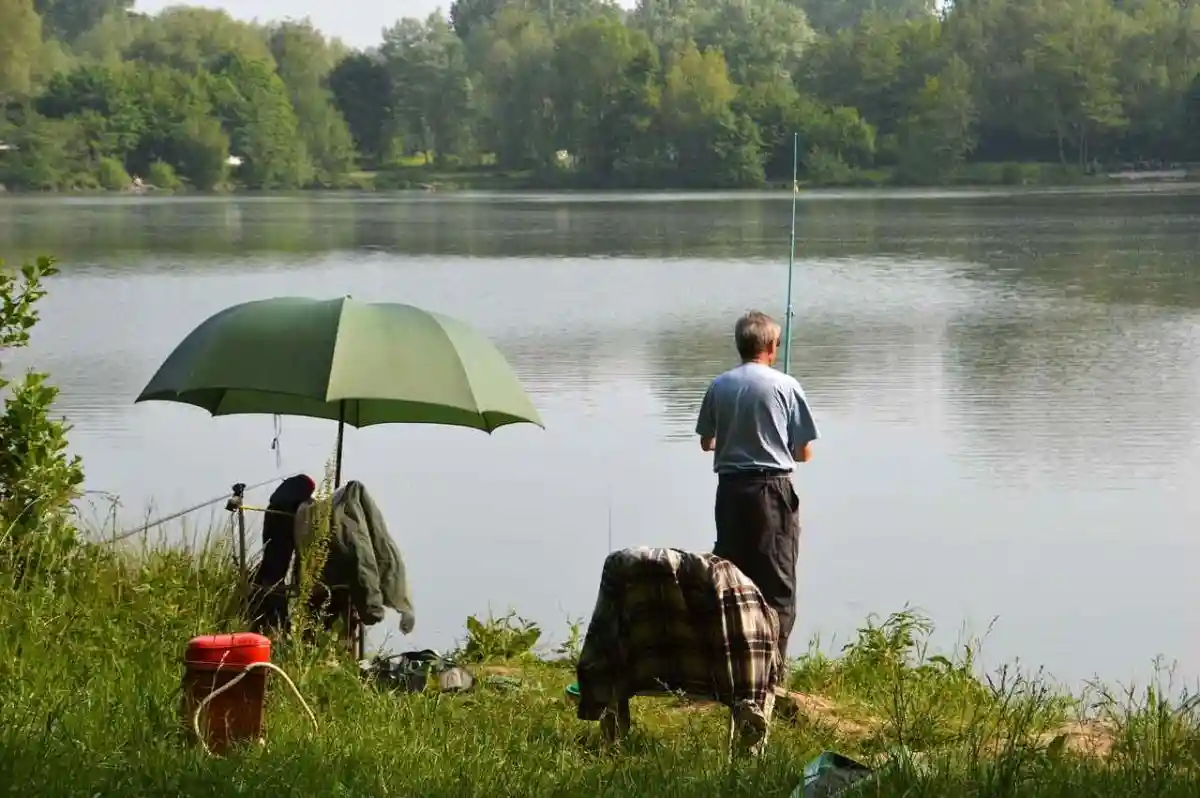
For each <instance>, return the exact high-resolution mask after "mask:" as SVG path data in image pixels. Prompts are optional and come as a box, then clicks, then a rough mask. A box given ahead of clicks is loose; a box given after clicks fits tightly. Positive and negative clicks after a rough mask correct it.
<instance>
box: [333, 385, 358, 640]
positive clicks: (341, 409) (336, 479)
mask: <svg viewBox="0 0 1200 798" xmlns="http://www.w3.org/2000/svg"><path fill="white" fill-rule="evenodd" d="M345 434H346V400H345V399H343V400H342V401H340V402H338V431H337V453H336V454H335V455H334V459H333V489H334V490H337V489H338V488H340V487H341V486H342V445H343V443H344V441H345ZM329 522H330V523H333V518H332V517H330V519H329ZM346 623H347V625H348V626H349V627H350V629H349V631H350V644H351V645H352V646H354V653H355V655H356V656H357V657H358V659H363V658H364V657H365V656H366V650H367V640H366V634H365V632H366V629H364V628H363V625H362V622H360V621H359V620H358V615H357V613H355V612H354V609H353V607H351V608H350V610H349V611H348V612H347V617H346Z"/></svg>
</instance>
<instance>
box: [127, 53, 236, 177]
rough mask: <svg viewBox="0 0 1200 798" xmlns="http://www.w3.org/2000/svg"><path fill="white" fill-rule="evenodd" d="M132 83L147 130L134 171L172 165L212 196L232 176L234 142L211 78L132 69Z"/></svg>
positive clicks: (160, 68)
mask: <svg viewBox="0 0 1200 798" xmlns="http://www.w3.org/2000/svg"><path fill="white" fill-rule="evenodd" d="M127 80H128V82H129V85H130V87H131V90H132V91H133V92H134V93H135V94H136V96H137V97H138V98H139V102H140V103H141V106H142V109H143V112H144V114H145V127H144V128H143V131H142V136H141V138H140V139H139V140H138V146H137V149H136V150H135V151H134V153H133V154H132V155H131V156H130V157H129V158H128V163H129V166H130V168H131V169H132V170H133V171H135V172H138V173H148V172H149V170H150V167H151V165H153V164H154V163H159V162H162V163H166V164H168V165H170V166H171V167H173V168H174V170H175V172H176V173H177V174H178V175H179V176H180V177H181V178H183V179H184V180H186V181H187V182H188V184H189V185H191V186H193V187H194V188H197V189H200V190H202V191H208V190H211V189H213V188H216V187H217V186H219V185H221V183H223V182H224V181H225V179H226V177H227V173H228V164H227V161H228V159H229V137H228V136H227V135H226V134H225V133H224V132H223V131H222V129H221V123H220V121H219V119H218V118H217V116H216V109H215V108H214V107H213V104H212V101H211V97H210V90H209V85H208V84H209V82H210V81H211V78H210V77H209V76H208V75H206V74H205V75H200V76H197V75H190V74H188V73H185V72H181V71H179V70H177V69H171V68H170V67H163V66H155V67H145V66H139V67H138V68H135V69H131V70H129V72H128V76H127Z"/></svg>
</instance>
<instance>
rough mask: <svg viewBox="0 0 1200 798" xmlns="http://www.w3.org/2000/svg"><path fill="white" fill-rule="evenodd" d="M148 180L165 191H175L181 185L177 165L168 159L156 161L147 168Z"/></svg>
mask: <svg viewBox="0 0 1200 798" xmlns="http://www.w3.org/2000/svg"><path fill="white" fill-rule="evenodd" d="M146 182H147V183H149V184H150V185H152V186H154V187H155V188H160V189H163V190H164V191H174V190H175V189H177V188H179V186H180V182H179V175H177V174H175V167H173V166H171V164H169V163H167V162H166V161H155V162H154V163H152V164H150V166H149V168H148V169H146Z"/></svg>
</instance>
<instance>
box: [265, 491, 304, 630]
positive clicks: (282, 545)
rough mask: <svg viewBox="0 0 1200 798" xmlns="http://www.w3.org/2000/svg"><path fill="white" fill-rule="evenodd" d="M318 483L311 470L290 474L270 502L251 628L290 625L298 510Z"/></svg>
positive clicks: (284, 627)
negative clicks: (291, 572)
mask: <svg viewBox="0 0 1200 798" xmlns="http://www.w3.org/2000/svg"><path fill="white" fill-rule="evenodd" d="M316 489H317V486H316V484H315V483H314V482H313V480H312V477H310V476H308V475H307V474H297V475H296V476H294V477H288V478H287V479H285V480H284V481H283V482H282V483H280V485H279V487H278V488H276V489H275V492H274V493H272V494H271V498H270V500H269V501H268V502H267V512H266V515H265V517H264V518H263V551H262V559H261V560H259V563H258V568H257V569H255V572H254V576H253V577H252V579H251V580H250V613H249V614H250V619H251V621H252V625H251V628H253V629H254V631H256V632H264V631H271V632H275V631H282V630H284V629H286V628H287V626H288V585H287V580H288V571H289V570H290V568H291V566H292V560H293V556H294V555H295V552H296V539H295V533H294V531H293V530H294V529H295V526H296V513H297V512H298V511H299V510H300V507H301V505H303V504H304V503H305V502H308V501H309V500H310V499H312V495H313V492H314V491H316Z"/></svg>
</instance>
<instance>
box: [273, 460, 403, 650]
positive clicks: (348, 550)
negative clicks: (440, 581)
mask: <svg viewBox="0 0 1200 798" xmlns="http://www.w3.org/2000/svg"><path fill="white" fill-rule="evenodd" d="M306 486H307V487H306ZM314 491H315V486H314V485H313V484H312V480H311V479H309V478H308V477H306V476H304V475H300V476H296V477H290V478H288V479H287V480H284V482H283V484H281V485H280V486H279V488H277V489H276V491H275V493H273V494H272V495H271V500H270V503H269V504H268V512H267V516H266V518H265V519H264V521H263V555H262V561H261V562H260V563H259V566H258V569H257V570H256V571H255V574H254V578H253V582H252V585H251V612H250V617H251V619H252V622H253V628H254V629H255V630H256V631H269V630H284V629H286V628H287V627H288V620H289V618H288V616H289V612H288V596H289V593H294V592H295V590H296V589H297V586H298V582H299V578H298V577H299V573H300V560H301V557H302V556H303V555H304V553H305V551H306V549H307V546H308V543H309V541H310V539H311V537H312V533H313V531H314V530H313V529H312V522H313V501H312V495H313V492H314ZM289 574H290V579H289ZM305 600H306V602H307V603H308V606H309V608H310V609H311V610H313V611H314V613H315V614H316V615H317V616H318V617H319V618H321V620H322V622H323V624H324V626H325V627H326V628H327V629H329V628H332V626H333V624H334V622H335V621H336V620H337V619H338V618H344V619H347V620H349V619H350V618H351V617H352V616H353V617H356V618H357V619H358V620H359V621H361V622H362V623H364V624H366V625H368V626H369V625H372V624H376V623H378V622H379V621H381V620H383V618H384V611H385V608H391V609H394V610H396V611H397V612H399V613H400V628H401V629H402V630H403V632H404V633H405V634H408V633H409V632H411V631H412V628H413V625H414V623H415V616H414V614H413V608H412V599H411V597H410V595H409V592H408V581H407V578H406V574H405V568H404V559H403V558H402V557H401V556H400V552H399V550H398V549H397V548H396V544H395V542H394V541H393V540H392V539H391V536H390V535H389V534H388V529H387V524H386V523H385V522H384V520H383V514H382V513H380V511H379V508H378V506H376V504H375V502H374V500H372V498H371V495H370V494H369V493H368V492H367V489H366V488H365V487H364V486H363V484H362V483H361V482H357V481H350V482H347V483H346V484H345V485H343V486H342V487H341V488H340V489H339V490H337V491H336V492H335V493H334V494H333V497H332V533H331V535H330V537H329V549H328V553H327V555H326V557H325V564H324V567H323V569H322V572H321V577H320V579H319V580H318V584H317V586H316V587H315V588H314V590H313V593H312V595H310V596H306V597H305Z"/></svg>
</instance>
